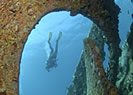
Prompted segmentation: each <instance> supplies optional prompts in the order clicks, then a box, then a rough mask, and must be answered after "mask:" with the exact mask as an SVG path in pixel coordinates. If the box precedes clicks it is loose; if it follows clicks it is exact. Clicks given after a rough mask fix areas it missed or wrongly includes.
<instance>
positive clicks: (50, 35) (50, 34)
mask: <svg viewBox="0 0 133 95" xmlns="http://www.w3.org/2000/svg"><path fill="white" fill-rule="evenodd" d="M51 37H52V32H49V39H48V44H49V47H50V50H51V51H50V54H52V53H53V52H54V50H53V48H52V45H51V43H50V40H51Z"/></svg>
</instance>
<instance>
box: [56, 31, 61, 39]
mask: <svg viewBox="0 0 133 95" xmlns="http://www.w3.org/2000/svg"><path fill="white" fill-rule="evenodd" d="M61 36H62V32H59V35H58V39H57V40H59V39H60V38H61Z"/></svg>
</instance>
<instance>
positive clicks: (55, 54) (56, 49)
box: [54, 32, 62, 57]
mask: <svg viewBox="0 0 133 95" xmlns="http://www.w3.org/2000/svg"><path fill="white" fill-rule="evenodd" d="M61 36H62V32H60V33H59V36H58V38H57V40H56V47H55V53H54V56H55V57H56V56H57V52H58V41H59V39H60V38H61Z"/></svg>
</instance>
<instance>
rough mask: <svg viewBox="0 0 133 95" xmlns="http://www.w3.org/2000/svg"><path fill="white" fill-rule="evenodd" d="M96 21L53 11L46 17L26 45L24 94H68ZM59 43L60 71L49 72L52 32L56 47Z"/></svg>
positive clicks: (22, 82)
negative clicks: (46, 68)
mask: <svg viewBox="0 0 133 95" xmlns="http://www.w3.org/2000/svg"><path fill="white" fill-rule="evenodd" d="M91 25H92V22H91V21H90V20H89V19H87V18H86V17H84V16H82V15H80V14H79V15H77V16H74V17H72V16H70V13H69V12H65V11H62V12H52V13H50V14H48V15H46V16H44V17H43V18H42V19H41V20H40V22H39V24H38V25H36V27H35V29H33V30H32V31H31V34H30V35H29V37H28V40H27V42H26V44H25V47H24V50H23V54H22V59H21V68H20V95H66V88H67V87H68V86H69V85H70V83H71V82H72V76H73V73H74V71H75V68H76V65H77V63H78V61H79V58H80V54H81V51H82V49H83V41H82V40H83V38H85V37H87V35H88V32H89V29H90V27H91ZM60 31H61V32H62V38H61V39H60V40H59V51H58V56H57V59H58V61H57V64H58V67H57V68H53V69H52V70H51V71H50V72H47V71H46V70H45V66H46V63H45V62H46V60H47V58H48V55H49V52H50V49H49V46H48V43H47V40H48V34H49V32H52V33H53V36H52V39H51V43H52V46H53V47H55V41H56V39H57V37H58V33H59V32H60Z"/></svg>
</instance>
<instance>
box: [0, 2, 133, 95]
mask: <svg viewBox="0 0 133 95" xmlns="http://www.w3.org/2000/svg"><path fill="white" fill-rule="evenodd" d="M62 10H65V11H70V12H71V16H75V15H77V14H79V13H80V14H82V15H84V16H86V17H87V18H89V19H91V20H92V21H93V22H94V23H95V24H96V25H97V26H95V27H97V28H99V30H96V31H97V32H99V31H100V32H102V33H101V35H102V37H103V39H104V40H101V41H104V42H106V43H107V45H108V49H109V54H110V55H109V59H110V60H109V65H110V66H109V71H108V74H107V75H106V74H105V72H104V69H103V66H102V62H103V59H104V58H103V57H102V55H100V53H101V52H102V51H103V49H102V48H101V47H99V45H98V44H97V42H95V39H91V37H88V38H86V39H85V40H84V50H83V52H82V54H81V59H80V62H79V65H78V66H77V68H76V71H75V74H74V79H73V84H72V85H71V86H70V88H68V95H119V94H120V91H121V90H123V89H124V93H125V94H120V95H132V93H133V87H132V85H131V84H130V83H133V78H132V77H133V71H132V69H129V70H127V73H126V74H125V76H122V77H121V76H119V75H121V72H122V71H121V69H119V68H125V67H124V66H125V65H124V66H123V65H121V64H120V63H121V61H119V57H120V56H121V49H120V48H119V43H120V38H119V35H118V14H119V11H120V9H119V7H118V6H117V5H115V3H114V1H113V0H10V1H8V0H1V1H0V13H1V14H0V95H19V81H18V80H19V66H20V60H21V54H22V51H23V47H24V44H25V42H26V40H27V37H28V35H29V33H30V31H31V30H32V29H33V28H34V26H35V25H36V24H37V22H38V21H39V20H40V19H41V17H42V16H44V15H46V14H47V13H49V12H53V11H62ZM131 30H132V31H133V28H132V26H131ZM94 33H95V32H94ZM132 34H133V33H132V32H131V33H130V34H129V36H128V39H127V44H128V50H127V51H126V52H127V53H128V60H129V61H128V62H127V64H128V68H132V67H133V55H132V51H133V50H132V43H133V38H132V37H131V35H132ZM75 35H76V34H75ZM94 35H95V34H94ZM46 36H47V35H46ZM100 37H101V36H100ZM93 40H94V41H93ZM104 42H102V43H103V44H102V45H104ZM103 54H104V53H103ZM80 68H81V69H80ZM80 70H81V71H80ZM122 70H123V69H122ZM127 76H128V77H127ZM128 81H129V83H126V82H128ZM120 85H121V86H120Z"/></svg>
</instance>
